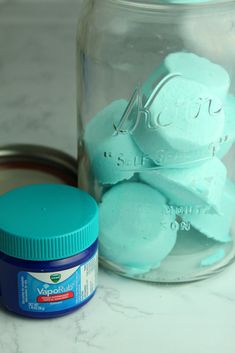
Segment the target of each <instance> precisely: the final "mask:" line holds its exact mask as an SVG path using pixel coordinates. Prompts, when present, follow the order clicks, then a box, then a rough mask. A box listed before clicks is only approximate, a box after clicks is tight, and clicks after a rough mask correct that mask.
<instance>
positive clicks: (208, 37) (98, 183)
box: [77, 0, 235, 283]
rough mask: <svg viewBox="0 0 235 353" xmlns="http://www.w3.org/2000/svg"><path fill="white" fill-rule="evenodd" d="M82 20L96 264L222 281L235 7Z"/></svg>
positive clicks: (128, 10)
mask: <svg viewBox="0 0 235 353" xmlns="http://www.w3.org/2000/svg"><path fill="white" fill-rule="evenodd" d="M83 11H84V13H83V20H82V22H81V24H80V28H79V32H78V56H77V60H78V120H79V141H78V145H79V185H80V187H82V188H84V189H85V190H86V191H88V192H90V193H91V194H92V195H93V196H95V198H96V199H97V201H98V202H99V207H100V227H101V228H100V229H101V230H100V258H101V262H102V263H103V264H104V265H105V266H106V267H108V268H110V269H112V270H114V271H116V272H117V273H119V274H122V275H125V276H128V277H132V278H136V279H142V280H147V281H154V282H169V283H170V282H185V281H192V280H198V279H203V278H206V277H208V276H209V275H211V274H213V273H217V272H219V271H220V270H221V269H223V268H224V267H226V266H227V265H228V264H230V263H231V262H232V261H233V259H234V255H235V254H234V249H235V247H234V230H235V229H234V225H235V184H234V181H235V167H234V162H235V156H234V154H235V147H234V141H235V45H234V43H235V26H234V23H235V1H227V2H223V3H222V2H212V1H211V2H208V3H200V4H184V5H182V4H166V3H162V4H161V3H157V1H153V0H151V1H150V0H149V1H145V2H144V3H143V2H141V1H137V0H136V1H125V0H95V1H92V0H89V1H88V0H86V1H85V4H84V10H83Z"/></svg>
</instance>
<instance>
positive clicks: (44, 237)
mask: <svg viewBox="0 0 235 353" xmlns="http://www.w3.org/2000/svg"><path fill="white" fill-rule="evenodd" d="M98 223H99V221H98V206H97V204H96V202H95V200H94V199H93V198H92V197H91V196H90V195H88V194H87V193H86V192H83V191H81V190H79V189H77V188H74V187H70V186H65V185H59V184H58V185H56V184H44V185H30V186H25V187H21V188H17V189H14V190H12V191H10V192H8V193H6V194H4V195H3V196H1V197H0V252H2V253H4V254H6V255H9V256H13V257H16V258H20V259H24V260H33V261H50V260H58V259H63V258H67V257H70V256H74V255H76V254H78V253H80V252H82V251H83V250H85V249H87V248H88V247H89V246H91V245H92V244H93V243H94V242H95V241H96V239H97V237H98Z"/></svg>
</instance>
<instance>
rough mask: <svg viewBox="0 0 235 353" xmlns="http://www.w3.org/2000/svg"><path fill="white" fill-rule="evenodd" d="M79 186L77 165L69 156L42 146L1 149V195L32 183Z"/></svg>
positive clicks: (11, 146) (5, 147)
mask: <svg viewBox="0 0 235 353" xmlns="http://www.w3.org/2000/svg"><path fill="white" fill-rule="evenodd" d="M50 183H53V184H66V185H71V186H77V162H76V160H75V159H74V158H73V157H71V156H69V155H68V154H66V153H64V152H61V151H58V150H56V149H53V148H48V147H43V146H38V145H6V146H3V147H1V148H0V195H1V194H3V193H5V192H7V191H9V190H11V189H14V188H16V187H19V186H23V185H29V184H50Z"/></svg>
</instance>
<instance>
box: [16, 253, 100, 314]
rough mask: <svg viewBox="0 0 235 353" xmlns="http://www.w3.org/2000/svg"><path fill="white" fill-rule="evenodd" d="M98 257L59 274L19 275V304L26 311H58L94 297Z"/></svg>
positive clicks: (29, 273)
mask: <svg viewBox="0 0 235 353" xmlns="http://www.w3.org/2000/svg"><path fill="white" fill-rule="evenodd" d="M97 272H98V254H97V253H96V254H95V256H93V257H92V259H91V260H89V261H88V262H86V263H85V264H83V265H80V266H76V267H73V268H70V269H68V270H64V271H58V272H19V274H18V289H19V305H20V308H21V309H22V310H24V311H31V312H56V311H61V310H66V309H69V308H73V307H75V306H78V305H79V304H82V303H83V302H84V301H86V300H87V299H89V297H91V296H92V295H93V294H94V292H95V290H96V286H97Z"/></svg>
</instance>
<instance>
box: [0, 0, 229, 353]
mask: <svg viewBox="0 0 235 353" xmlns="http://www.w3.org/2000/svg"><path fill="white" fill-rule="evenodd" d="M78 14H79V1H77V2H69V1H65V0H64V1H58V0H54V1H46V0H44V1H39V0H38V1H37V0H34V1H33V0H31V1H28V2H27V1H22V0H15V1H14V0H8V1H4V0H0V48H1V49H0V139H1V143H10V142H12V141H14V142H34V143H41V144H46V145H49V146H52V147H56V148H60V149H63V150H64V151H66V152H69V153H70V154H73V155H75V154H76V119H75V117H76V99H75V46H74V41H75V29H76V22H77V17H78ZM234 279H235V266H231V267H230V268H228V269H227V270H225V271H224V272H223V273H221V274H220V275H217V276H216V277H213V278H211V279H209V280H207V281H202V282H197V283H191V284H184V285H174V286H173V285H172V286H169V285H155V284H146V283H139V282H136V281H131V280H127V279H124V278H121V277H118V276H116V275H114V274H112V273H110V272H107V271H105V270H103V269H100V272H99V288H98V291H97V294H96V296H95V297H94V298H93V300H92V301H91V302H90V303H89V304H88V305H86V306H85V307H84V308H82V309H81V310H79V311H77V312H75V313H74V314H71V315H69V316H66V317H63V318H60V319H55V320H54V319H53V320H42V321H39V320H30V319H24V318H21V317H17V316H15V315H12V314H10V313H8V312H6V311H5V310H3V309H0V352H1V353H32V352H33V353H42V352H45V353H64V352H67V353H96V352H102V353H132V352H133V353H222V352H223V353H234V352H235V339H234V332H235V280H234Z"/></svg>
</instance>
